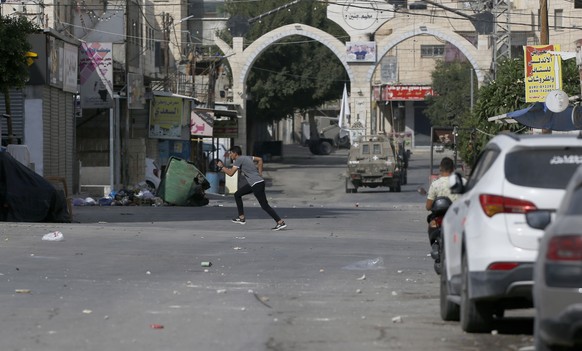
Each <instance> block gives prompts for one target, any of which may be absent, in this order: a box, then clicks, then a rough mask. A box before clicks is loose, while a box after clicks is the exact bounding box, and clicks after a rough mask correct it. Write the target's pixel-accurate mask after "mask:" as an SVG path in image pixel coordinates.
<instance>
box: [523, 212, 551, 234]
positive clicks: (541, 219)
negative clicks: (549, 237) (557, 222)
mask: <svg viewBox="0 0 582 351" xmlns="http://www.w3.org/2000/svg"><path fill="white" fill-rule="evenodd" d="M525 220H526V222H527V224H528V225H529V226H530V227H532V228H534V229H541V230H544V229H546V227H547V226H548V225H549V224H550V223H551V222H552V211H548V210H536V211H530V212H528V213H526V214H525Z"/></svg>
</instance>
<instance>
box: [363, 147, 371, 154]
mask: <svg viewBox="0 0 582 351" xmlns="http://www.w3.org/2000/svg"><path fill="white" fill-rule="evenodd" d="M362 154H364V155H369V154H370V145H368V144H364V145H362Z"/></svg>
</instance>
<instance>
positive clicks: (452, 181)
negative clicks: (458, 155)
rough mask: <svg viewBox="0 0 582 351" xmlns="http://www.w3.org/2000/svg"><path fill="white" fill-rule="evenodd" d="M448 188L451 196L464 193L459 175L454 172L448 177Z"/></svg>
mask: <svg viewBox="0 0 582 351" xmlns="http://www.w3.org/2000/svg"><path fill="white" fill-rule="evenodd" d="M449 188H450V189H451V194H462V193H463V192H464V191H465V186H464V184H463V177H462V176H461V173H459V172H455V173H453V174H451V175H450V176H449Z"/></svg>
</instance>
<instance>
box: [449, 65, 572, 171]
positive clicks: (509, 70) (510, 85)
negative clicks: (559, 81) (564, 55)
mask: <svg viewBox="0 0 582 351" xmlns="http://www.w3.org/2000/svg"><path fill="white" fill-rule="evenodd" d="M524 77H525V72H524V61H523V58H515V59H509V60H504V61H502V62H500V64H499V66H498V70H497V79H496V80H494V81H492V82H490V83H489V84H487V85H485V86H483V87H481V89H480V90H479V94H478V96H479V98H478V100H477V102H476V104H475V106H474V109H473V111H472V113H470V114H468V115H467V117H466V118H464V119H462V120H461V123H460V124H459V126H460V127H461V128H463V129H464V130H469V131H471V132H466V133H460V134H459V139H458V140H459V145H458V147H459V150H460V156H461V158H462V159H463V160H464V161H465V162H466V163H467V164H469V165H472V164H473V162H474V161H475V159H476V157H477V155H478V154H479V153H480V151H481V150H482V148H483V147H484V146H485V144H487V142H488V141H489V140H490V139H491V138H492V137H493V136H494V135H496V134H498V133H500V132H502V131H510V132H514V133H523V132H527V131H529V128H527V127H524V126H523V125H521V124H519V123H513V124H497V123H493V122H489V121H488V120H487V119H488V118H489V117H493V116H497V115H501V114H503V113H507V112H511V111H515V110H519V109H523V108H525V107H527V106H529V105H530V104H531V103H529V102H526V101H525V82H524ZM562 77H563V87H564V88H563V90H564V91H565V92H566V93H568V95H570V96H572V95H579V94H580V78H579V73H578V68H577V66H576V62H575V61H574V60H567V61H563V62H562Z"/></svg>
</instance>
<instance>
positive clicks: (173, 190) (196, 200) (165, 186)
mask: <svg viewBox="0 0 582 351" xmlns="http://www.w3.org/2000/svg"><path fill="white" fill-rule="evenodd" d="M208 188H210V183H209V182H208V180H207V179H206V177H204V174H202V172H200V171H199V170H198V168H196V166H194V163H192V162H189V161H186V160H183V159H181V158H178V157H170V159H169V160H168V166H167V167H166V171H165V173H164V177H163V179H162V182H161V183H160V188H159V190H158V196H159V197H161V198H162V199H163V200H164V201H165V202H167V203H169V204H172V205H177V206H192V205H194V206H196V205H197V206H200V205H206V204H208V199H206V197H205V196H204V190H207V189H208Z"/></svg>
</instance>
